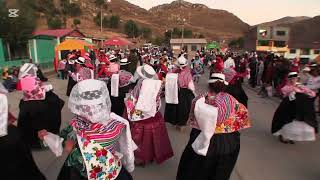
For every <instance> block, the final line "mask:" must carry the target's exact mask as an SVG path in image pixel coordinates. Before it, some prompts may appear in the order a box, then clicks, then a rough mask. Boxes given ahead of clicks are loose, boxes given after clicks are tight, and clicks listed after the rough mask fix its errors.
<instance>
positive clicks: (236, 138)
mask: <svg viewBox="0 0 320 180" xmlns="http://www.w3.org/2000/svg"><path fill="white" fill-rule="evenodd" d="M200 132H201V131H200V130H197V129H192V131H191V134H190V139H189V142H188V144H187V146H186V148H185V150H184V152H183V154H182V156H181V159H180V163H179V168H178V173H177V180H228V179H229V178H230V175H231V173H232V170H233V168H234V166H235V164H236V162H237V159H238V155H239V152H240V133H239V132H234V133H228V134H215V135H214V136H213V137H212V138H211V141H210V146H209V150H208V153H207V156H201V155H198V154H196V153H195V152H194V150H193V149H192V146H191V145H192V143H193V142H194V140H195V139H196V138H197V137H198V135H199V134H200Z"/></svg>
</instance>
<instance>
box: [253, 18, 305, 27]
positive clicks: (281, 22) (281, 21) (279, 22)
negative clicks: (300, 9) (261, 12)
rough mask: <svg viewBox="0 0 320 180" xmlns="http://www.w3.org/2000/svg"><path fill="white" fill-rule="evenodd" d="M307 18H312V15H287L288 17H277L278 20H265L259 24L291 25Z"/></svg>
mask: <svg viewBox="0 0 320 180" xmlns="http://www.w3.org/2000/svg"><path fill="white" fill-rule="evenodd" d="M307 19H310V17H307V16H296V17H290V16H287V17H284V18H281V19H277V20H274V21H270V22H265V23H262V24H259V25H261V26H277V25H281V26H285V25H290V24H293V23H297V22H299V21H303V20H307Z"/></svg>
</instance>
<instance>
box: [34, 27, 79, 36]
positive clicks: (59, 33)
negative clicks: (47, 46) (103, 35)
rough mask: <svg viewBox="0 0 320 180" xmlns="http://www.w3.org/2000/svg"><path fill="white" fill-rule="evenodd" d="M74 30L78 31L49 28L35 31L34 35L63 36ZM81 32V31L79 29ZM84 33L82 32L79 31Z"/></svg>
mask: <svg viewBox="0 0 320 180" xmlns="http://www.w3.org/2000/svg"><path fill="white" fill-rule="evenodd" d="M73 31H78V30H76V29H49V30H39V31H35V32H33V35H34V36H41V35H43V36H53V37H63V36H67V35H68V34H70V33H72V32H73ZM78 32H79V31H78ZM79 33H80V34H82V33H81V32H79Z"/></svg>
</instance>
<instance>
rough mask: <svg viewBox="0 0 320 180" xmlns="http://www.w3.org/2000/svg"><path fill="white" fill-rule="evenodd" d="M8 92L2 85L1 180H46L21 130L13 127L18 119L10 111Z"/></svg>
mask: <svg viewBox="0 0 320 180" xmlns="http://www.w3.org/2000/svg"><path fill="white" fill-rule="evenodd" d="M4 93H6V90H5V89H4V87H3V86H2V85H1V84H0V153H1V154H2V155H3V156H2V158H1V159H2V161H3V162H2V163H1V165H0V169H1V179H10V180H19V179H32V180H45V179H46V178H45V177H44V176H43V174H42V173H41V172H40V171H39V169H38V167H37V165H36V163H35V162H34V160H33V157H32V154H31V150H30V148H29V147H28V146H27V144H25V142H24V140H23V138H22V135H21V133H20V131H19V129H18V128H17V127H16V126H14V125H13V123H14V121H16V118H15V117H14V116H13V115H12V114H11V113H10V112H9V111H8V99H7V97H6V95H5V94H4Z"/></svg>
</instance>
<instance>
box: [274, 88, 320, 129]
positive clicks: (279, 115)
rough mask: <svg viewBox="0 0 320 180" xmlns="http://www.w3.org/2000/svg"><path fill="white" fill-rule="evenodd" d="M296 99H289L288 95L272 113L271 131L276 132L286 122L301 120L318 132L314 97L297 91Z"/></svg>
mask: <svg viewBox="0 0 320 180" xmlns="http://www.w3.org/2000/svg"><path fill="white" fill-rule="evenodd" d="M295 96H296V99H295V100H293V101H290V100H289V98H288V97H286V98H284V99H283V100H282V102H281V103H280V105H279V107H278V108H277V110H276V112H275V113H274V116H273V120H272V126H271V133H272V134H274V133H276V132H278V131H279V130H280V129H282V127H283V126H284V125H286V124H289V123H291V122H292V121H293V120H297V121H303V122H305V123H307V124H308V125H310V126H312V127H313V128H314V129H315V132H316V133H317V132H318V122H317V120H316V113H315V108H314V100H315V99H314V98H310V97H308V95H306V94H301V93H297V94H296V95H295Z"/></svg>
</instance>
